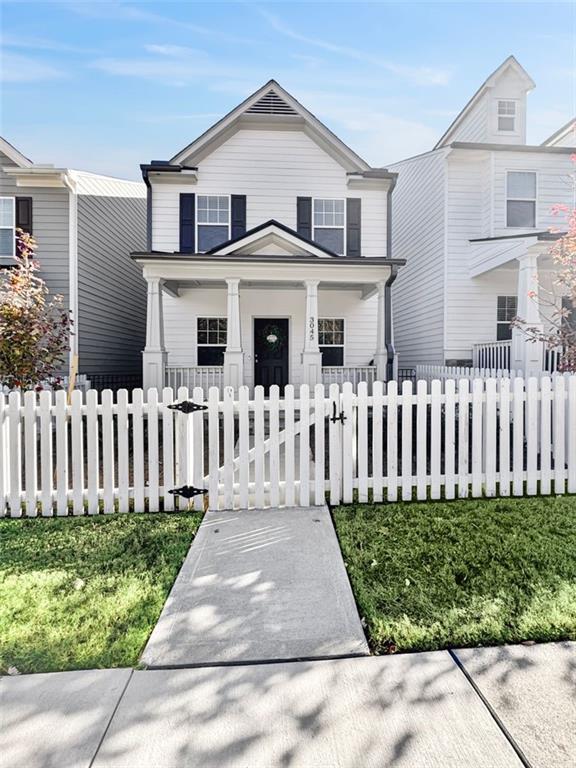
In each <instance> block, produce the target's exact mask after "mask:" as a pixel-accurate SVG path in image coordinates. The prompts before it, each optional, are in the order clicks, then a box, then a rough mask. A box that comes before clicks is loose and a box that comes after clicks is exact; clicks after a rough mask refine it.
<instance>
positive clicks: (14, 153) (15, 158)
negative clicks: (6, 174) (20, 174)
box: [0, 136, 33, 168]
mask: <svg viewBox="0 0 576 768" xmlns="http://www.w3.org/2000/svg"><path fill="white" fill-rule="evenodd" d="M0 152H3V153H4V154H5V155H6V157H9V158H10V160H12V162H13V163H16V165H18V166H19V167H20V168H29V167H30V166H31V165H32V164H33V163H32V160H30V159H29V158H28V157H25V156H24V155H23V154H22V152H20V151H19V150H17V149H16V147H14V146H13V145H12V144H10V142H9V141H6V139H3V138H2V136H0Z"/></svg>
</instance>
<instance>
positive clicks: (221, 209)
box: [196, 195, 230, 253]
mask: <svg viewBox="0 0 576 768" xmlns="http://www.w3.org/2000/svg"><path fill="white" fill-rule="evenodd" d="M197 209H198V210H197V214H196V223H197V227H198V240H197V242H198V251H200V253H205V252H206V251H209V250H210V249H211V248H215V247H216V246H217V245H220V243H225V242H226V240H229V239H230V197H229V196H228V195H198V202H197Z"/></svg>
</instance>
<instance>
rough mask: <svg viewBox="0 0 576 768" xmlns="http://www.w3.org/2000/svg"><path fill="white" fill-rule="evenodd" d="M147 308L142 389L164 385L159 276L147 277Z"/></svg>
mask: <svg viewBox="0 0 576 768" xmlns="http://www.w3.org/2000/svg"><path fill="white" fill-rule="evenodd" d="M147 281H148V308H147V311H146V347H145V348H144V352H143V353H142V364H143V368H142V379H143V386H144V391H146V390H147V389H151V388H153V387H154V388H155V389H157V390H158V392H161V391H162V389H163V387H164V373H165V369H166V358H167V354H166V348H165V346H164V315H163V312H162V285H163V283H164V281H163V280H162V279H161V278H159V277H149V278H147Z"/></svg>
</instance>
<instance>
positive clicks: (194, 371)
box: [165, 365, 224, 392]
mask: <svg viewBox="0 0 576 768" xmlns="http://www.w3.org/2000/svg"><path fill="white" fill-rule="evenodd" d="M165 379H166V386H167V387H172V389H174V390H177V389H178V387H188V388H189V389H192V388H194V387H202V389H203V390H204V391H205V392H207V391H208V389H209V388H210V387H218V389H219V390H220V391H221V392H222V387H223V385H224V368H223V367H222V366H221V365H210V366H209V365H195V366H192V367H190V368H188V367H183V366H175V365H167V366H166V376H165Z"/></svg>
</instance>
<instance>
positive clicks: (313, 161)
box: [152, 130, 386, 256]
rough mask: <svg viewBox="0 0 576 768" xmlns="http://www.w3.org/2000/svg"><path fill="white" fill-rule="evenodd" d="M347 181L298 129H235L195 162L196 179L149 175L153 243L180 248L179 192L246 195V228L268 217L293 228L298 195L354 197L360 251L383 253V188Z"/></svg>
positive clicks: (169, 248)
mask: <svg viewBox="0 0 576 768" xmlns="http://www.w3.org/2000/svg"><path fill="white" fill-rule="evenodd" d="M182 178H184V177H182ZM346 182H347V176H346V171H345V170H344V168H342V166H341V165H339V164H338V163H337V162H336V161H335V160H334V159H333V158H332V157H331V156H330V155H328V154H327V153H326V152H325V151H324V150H323V149H321V148H320V147H319V146H318V145H317V144H316V143H315V142H314V141H313V140H312V139H311V138H310V137H309V136H307V135H306V134H305V133H304V132H303V131H274V130H270V131H268V130H240V131H238V132H237V133H235V134H234V135H233V136H232V137H231V138H230V139H228V140H227V141H226V142H225V143H224V144H222V145H221V146H220V147H218V148H217V149H215V150H214V152H212V154H210V155H208V156H207V157H206V158H205V159H204V160H202V161H201V162H200V164H199V169H198V182H197V183H196V184H195V183H193V182H189V183H186V182H185V181H182V183H173V182H167V183H157V182H154V180H152V183H153V196H152V222H153V225H152V232H153V239H152V247H153V249H155V250H160V251H169V252H172V251H177V250H178V249H179V195H180V193H181V192H194V193H196V194H197V195H198V194H200V195H201V194H221V195H228V194H239V195H246V196H247V201H246V204H247V211H246V216H247V220H246V225H247V228H248V229H252V228H253V227H256V226H258V225H259V224H262V223H263V222H265V221H267V220H269V219H276V220H278V221H280V222H282V223H283V224H285V225H286V226H288V227H290V228H291V229H296V198H297V197H298V196H310V197H326V198H345V197H359V198H361V199H362V253H363V255H364V256H385V255H386V191H385V190H379V189H370V190H368V189H364V190H359V189H351V188H349V187H348V186H347V183H346Z"/></svg>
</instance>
